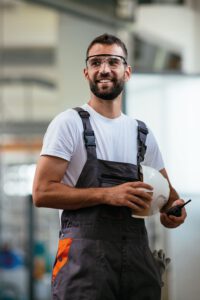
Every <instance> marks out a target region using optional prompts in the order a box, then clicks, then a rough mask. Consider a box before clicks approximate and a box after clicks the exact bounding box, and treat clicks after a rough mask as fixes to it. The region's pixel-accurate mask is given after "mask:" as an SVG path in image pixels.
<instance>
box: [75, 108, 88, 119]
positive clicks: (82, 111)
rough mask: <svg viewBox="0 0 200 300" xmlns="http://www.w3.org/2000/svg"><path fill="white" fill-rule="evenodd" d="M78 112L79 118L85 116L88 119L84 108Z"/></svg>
mask: <svg viewBox="0 0 200 300" xmlns="http://www.w3.org/2000/svg"><path fill="white" fill-rule="evenodd" d="M78 113H79V115H80V117H81V118H87V119H88V118H89V116H90V114H89V112H87V111H86V110H80V111H78Z"/></svg>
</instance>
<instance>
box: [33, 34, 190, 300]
mask: <svg viewBox="0 0 200 300" xmlns="http://www.w3.org/2000/svg"><path fill="white" fill-rule="evenodd" d="M84 75H85V78H86V79H87V81H88V83H89V85H90V90H91V98H90V100H89V102H88V104H85V105H83V106H82V107H81V108H77V109H76V110H75V109H70V110H67V111H65V112H63V113H61V114H60V115H58V116H57V117H56V118H55V119H54V120H53V121H52V122H51V124H50V126H49V128H48V130H47V133H46V135H45V139H44V145H43V148H42V152H41V157H40V160H39V162H38V166H37V170H36V174H35V180H34V187H33V200H34V203H35V205H36V206H38V207H51V208H57V209H60V210H62V216H61V231H60V240H59V247H58V253H57V257H56V260H55V264H54V268H53V274H52V298H53V299H63V300H64V299H65V300H67V299H70V300H80V299H87V300H97V299H100V300H106V299H107V300H117V299H120V300H123V299H124V300H129V299H130V300H133V299H134V300H145V299H149V300H158V299H160V290H161V277H160V274H159V270H158V269H157V267H156V264H155V261H154V258H153V257H152V254H151V252H150V250H149V247H148V240H147V234H146V229H145V225H144V220H143V219H139V218H133V217H131V214H132V213H133V212H134V214H137V213H141V212H142V211H144V210H145V209H146V208H147V207H149V206H150V205H151V200H152V198H151V191H152V187H151V186H149V185H148V184H146V183H144V182H142V181H141V180H142V175H141V168H140V163H141V162H142V163H143V164H144V165H145V164H146V165H149V166H151V167H153V168H155V169H157V170H160V172H161V173H162V175H163V176H165V177H166V178H167V179H168V176H167V172H166V170H165V169H164V165H163V160H162V157H161V154H160V151H159V148H158V146H157V143H156V141H155V139H154V137H153V134H152V133H151V131H150V130H149V129H147V128H146V127H145V125H144V123H141V122H139V123H138V122H137V121H136V120H134V119H132V118H130V117H128V116H126V115H124V114H123V113H122V112H121V102H122V92H123V88H124V84H125V82H127V81H128V80H129V78H130V76H131V67H130V66H129V65H128V64H127V49H126V47H125V45H124V44H123V42H122V41H121V40H120V39H118V38H117V37H115V36H112V35H108V34H104V35H102V36H99V37H97V38H96V39H94V40H93V41H92V42H91V44H90V45H89V47H88V49H87V55H86V68H85V69H84ZM168 180H169V179H168ZM178 198H179V197H178V195H177V193H176V191H175V190H174V189H173V188H172V186H171V184H170V197H169V201H168V203H167V205H166V207H165V208H167V207H170V206H171V205H172V203H173V205H175V204H182V203H183V202H184V201H183V200H181V199H178ZM185 218H186V211H185V209H182V215H181V216H180V217H174V216H167V214H166V213H164V210H163V212H162V213H161V214H160V220H161V223H162V224H163V225H164V226H166V227H168V228H175V227H177V226H179V225H180V224H182V223H183V222H184V220H185Z"/></svg>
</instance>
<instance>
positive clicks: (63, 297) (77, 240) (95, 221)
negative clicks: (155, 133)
mask: <svg viewBox="0 0 200 300" xmlns="http://www.w3.org/2000/svg"><path fill="white" fill-rule="evenodd" d="M76 110H77V111H78V113H79V115H80V117H81V119H82V122H83V128H84V141H85V147H86V150H87V161H86V163H85V165H84V167H83V170H82V172H81V174H80V176H79V179H78V181H77V184H76V187H77V188H90V187H110V186H115V185H118V184H122V183H125V182H130V181H139V180H141V173H140V162H141V161H142V160H143V159H144V154H145V150H146V146H145V140H146V135H147V133H148V131H147V129H146V126H145V124H144V123H142V122H140V121H138V141H137V142H138V155H137V165H134V164H130V163H121V162H114V161H106V160H101V159H97V155H96V144H95V136H94V132H93V130H92V128H91V124H90V121H89V113H88V112H87V111H84V110H83V109H81V108H76ZM88 192H89V191H88ZM160 298H161V276H160V274H159V270H158V268H157V266H156V263H155V260H154V258H153V256H152V253H151V251H150V249H149V246H148V237H147V232H146V228H145V224H144V220H143V219H139V218H133V217H131V210H130V209H129V208H127V207H118V206H111V205H96V206H93V207H87V208H81V209H77V210H64V211H63V213H62V216H61V231H60V239H59V246H58V252H57V256H56V260H55V263H54V268H53V274H52V299H53V300H160Z"/></svg>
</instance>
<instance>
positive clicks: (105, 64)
mask: <svg viewBox="0 0 200 300" xmlns="http://www.w3.org/2000/svg"><path fill="white" fill-rule="evenodd" d="M99 72H101V73H104V74H105V73H109V72H110V67H109V64H108V62H107V61H106V60H104V61H102V63H101V66H100V68H99Z"/></svg>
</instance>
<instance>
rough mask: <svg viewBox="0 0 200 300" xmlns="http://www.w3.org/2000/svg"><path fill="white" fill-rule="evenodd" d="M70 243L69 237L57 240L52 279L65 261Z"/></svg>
mask: <svg viewBox="0 0 200 300" xmlns="http://www.w3.org/2000/svg"><path fill="white" fill-rule="evenodd" d="M71 243H72V239H71V238H67V239H63V240H59V244H58V253H57V256H56V263H55V266H54V268H53V274H52V281H54V279H55V278H56V276H57V274H58V272H59V271H60V269H61V268H62V267H63V266H64V265H65V264H66V263H67V261H68V253H69V249H70V246H71Z"/></svg>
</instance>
